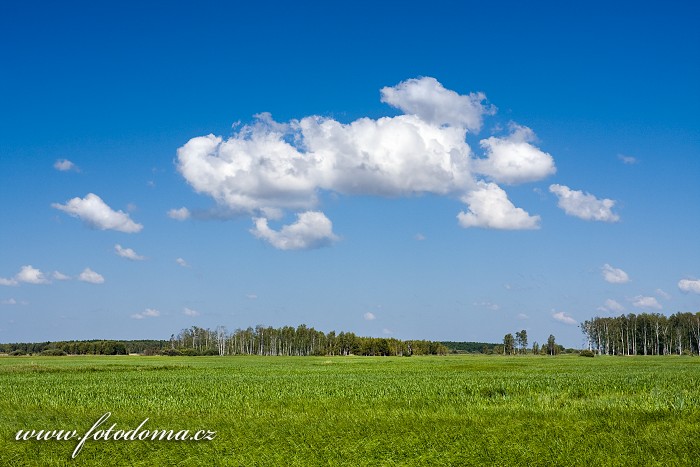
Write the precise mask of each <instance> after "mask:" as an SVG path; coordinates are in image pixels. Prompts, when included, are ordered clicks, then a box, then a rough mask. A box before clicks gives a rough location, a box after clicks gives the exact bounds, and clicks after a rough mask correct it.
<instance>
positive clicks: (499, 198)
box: [457, 182, 540, 230]
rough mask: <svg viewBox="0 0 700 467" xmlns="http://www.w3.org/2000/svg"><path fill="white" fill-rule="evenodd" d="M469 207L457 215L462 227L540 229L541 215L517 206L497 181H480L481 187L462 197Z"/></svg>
mask: <svg viewBox="0 0 700 467" xmlns="http://www.w3.org/2000/svg"><path fill="white" fill-rule="evenodd" d="M462 201H464V203H466V204H467V205H468V207H469V210H468V211H467V212H460V213H459V214H458V215H457V219H458V220H459V224H460V225H461V226H462V227H465V228H468V227H483V228H492V229H507V230H521V229H538V228H539V222H540V216H531V215H530V214H528V213H527V212H526V211H524V210H523V209H521V208H516V207H515V206H514V205H513V203H511V202H510V200H509V199H508V195H507V194H506V192H505V191H503V189H502V188H501V187H499V186H498V185H496V184H495V183H485V182H479V188H478V189H476V190H474V191H471V192H469V193H468V194H466V195H464V196H463V197H462Z"/></svg>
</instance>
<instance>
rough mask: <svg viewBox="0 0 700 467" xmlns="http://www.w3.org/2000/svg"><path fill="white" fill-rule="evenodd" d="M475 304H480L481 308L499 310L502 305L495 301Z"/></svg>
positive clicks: (476, 304)
mask: <svg viewBox="0 0 700 467" xmlns="http://www.w3.org/2000/svg"><path fill="white" fill-rule="evenodd" d="M474 306H478V307H480V308H486V309H489V310H491V311H498V310H500V309H501V307H500V306H499V305H497V304H495V303H491V302H474Z"/></svg>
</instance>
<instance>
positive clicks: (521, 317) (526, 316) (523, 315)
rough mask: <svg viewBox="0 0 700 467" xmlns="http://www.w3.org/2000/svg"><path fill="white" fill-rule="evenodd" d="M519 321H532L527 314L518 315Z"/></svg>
mask: <svg viewBox="0 0 700 467" xmlns="http://www.w3.org/2000/svg"><path fill="white" fill-rule="evenodd" d="M518 319H530V317H529V316H528V315H526V314H525V313H518Z"/></svg>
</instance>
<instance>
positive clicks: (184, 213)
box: [168, 207, 192, 221]
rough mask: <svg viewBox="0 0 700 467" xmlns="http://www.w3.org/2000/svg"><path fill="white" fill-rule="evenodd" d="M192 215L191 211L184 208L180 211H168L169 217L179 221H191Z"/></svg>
mask: <svg viewBox="0 0 700 467" xmlns="http://www.w3.org/2000/svg"><path fill="white" fill-rule="evenodd" d="M191 215H192V214H191V213H190V210H189V209H187V208H184V207H183V208H180V209H171V210H170V211H168V217H169V218H171V219H175V220H177V221H184V220H186V219H189V218H190V216H191Z"/></svg>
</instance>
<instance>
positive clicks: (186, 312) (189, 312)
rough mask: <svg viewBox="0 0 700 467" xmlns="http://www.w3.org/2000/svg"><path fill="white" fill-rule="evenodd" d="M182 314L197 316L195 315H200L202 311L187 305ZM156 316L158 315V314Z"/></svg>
mask: <svg viewBox="0 0 700 467" xmlns="http://www.w3.org/2000/svg"><path fill="white" fill-rule="evenodd" d="M182 314H183V315H185V316H192V317H195V316H199V315H200V314H201V313H200V312H199V311H197V310H193V309H191V308H187V307H185V309H184V310H182ZM156 316H157V315H156Z"/></svg>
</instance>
